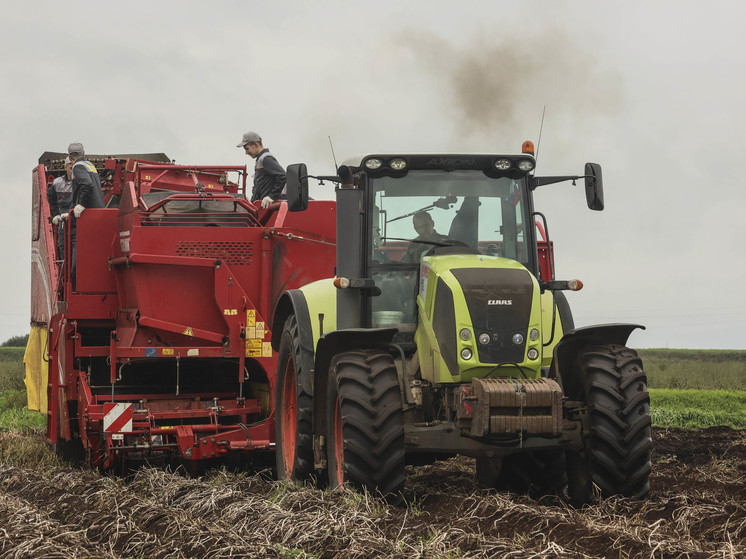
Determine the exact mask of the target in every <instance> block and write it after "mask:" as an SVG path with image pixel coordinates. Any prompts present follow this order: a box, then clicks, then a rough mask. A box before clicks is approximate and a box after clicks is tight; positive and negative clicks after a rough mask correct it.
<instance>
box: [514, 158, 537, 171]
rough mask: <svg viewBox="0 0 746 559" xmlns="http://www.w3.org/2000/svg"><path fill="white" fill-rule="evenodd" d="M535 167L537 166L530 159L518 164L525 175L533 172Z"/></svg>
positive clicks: (522, 160)
mask: <svg viewBox="0 0 746 559" xmlns="http://www.w3.org/2000/svg"><path fill="white" fill-rule="evenodd" d="M534 165H535V164H534V162H533V161H531V160H530V159H521V160H520V161H519V162H518V168H519V169H520V170H521V171H523V172H525V173H528V172H529V171H531V170H533V168H534Z"/></svg>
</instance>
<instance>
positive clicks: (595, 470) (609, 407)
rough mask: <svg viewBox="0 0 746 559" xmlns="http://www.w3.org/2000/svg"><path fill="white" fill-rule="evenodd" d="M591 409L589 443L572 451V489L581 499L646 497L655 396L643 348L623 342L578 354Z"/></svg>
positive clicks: (573, 496) (569, 464)
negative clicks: (645, 368)
mask: <svg viewBox="0 0 746 559" xmlns="http://www.w3.org/2000/svg"><path fill="white" fill-rule="evenodd" d="M578 366H579V370H580V372H581V374H582V375H583V386H584V390H585V398H586V403H587V404H588V413H589V433H588V435H587V439H586V440H587V445H586V448H585V449H584V450H582V451H578V452H570V451H568V452H567V471H568V488H569V493H570V499H571V500H572V501H573V502H574V503H576V504H583V503H587V502H590V501H591V500H592V499H593V496H594V495H593V494H594V487H593V486H594V485H595V486H597V487H598V489H599V490H600V493H601V497H609V496H611V495H623V496H625V497H637V498H644V497H645V496H647V494H648V492H649V491H650V481H649V477H650V467H651V459H650V454H651V448H652V438H651V429H650V396H649V395H648V388H647V379H646V377H645V372H644V371H643V368H642V361H641V360H640V358H639V357H638V355H637V352H636V351H634V350H632V349H629V348H627V347H624V346H619V345H595V346H587V347H585V348H584V349H583V350H582V351H581V353H580V354H579V355H578Z"/></svg>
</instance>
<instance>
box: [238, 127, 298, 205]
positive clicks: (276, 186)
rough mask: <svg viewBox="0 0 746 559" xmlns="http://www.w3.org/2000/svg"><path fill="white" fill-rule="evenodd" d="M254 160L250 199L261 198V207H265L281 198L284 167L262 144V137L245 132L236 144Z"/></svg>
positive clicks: (253, 200)
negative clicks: (252, 185)
mask: <svg viewBox="0 0 746 559" xmlns="http://www.w3.org/2000/svg"><path fill="white" fill-rule="evenodd" d="M236 147H240V148H243V149H244V151H245V152H246V154H247V155H249V156H251V157H252V158H254V159H255V160H256V162H255V163H254V188H253V189H252V191H251V201H252V202H256V201H259V200H261V205H262V208H267V207H268V206H269V205H270V204H271V203H272V202H274V201H275V200H279V199H280V198H282V195H283V193H284V189H285V178H286V175H285V169H283V167H282V165H280V164H279V163H278V161H277V159H275V157H274V156H273V155H272V154H271V153H269V150H268V149H267V148H265V147H264V145H263V144H262V137H261V136H260V135H259V134H257V133H256V132H246V134H244V135H243V138H241V143H240V144H238V146H236Z"/></svg>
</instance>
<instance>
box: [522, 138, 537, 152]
mask: <svg viewBox="0 0 746 559" xmlns="http://www.w3.org/2000/svg"><path fill="white" fill-rule="evenodd" d="M521 153H530V154H531V155H534V153H535V152H534V143H533V142H532V141H530V140H526V141H525V142H523V145H522V146H521Z"/></svg>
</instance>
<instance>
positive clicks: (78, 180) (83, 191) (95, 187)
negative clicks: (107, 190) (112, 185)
mask: <svg viewBox="0 0 746 559" xmlns="http://www.w3.org/2000/svg"><path fill="white" fill-rule="evenodd" d="M72 190H73V201H72V206H73V207H75V206H77V205H78V204H80V205H81V206H83V207H84V208H103V207H104V195H103V193H102V192H101V179H100V178H99V176H98V171H96V166H95V165H94V164H93V163H90V162H89V161H88V160H86V159H85V158H83V157H81V158H80V159H78V160H77V161H76V162H75V165H73V188H72Z"/></svg>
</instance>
